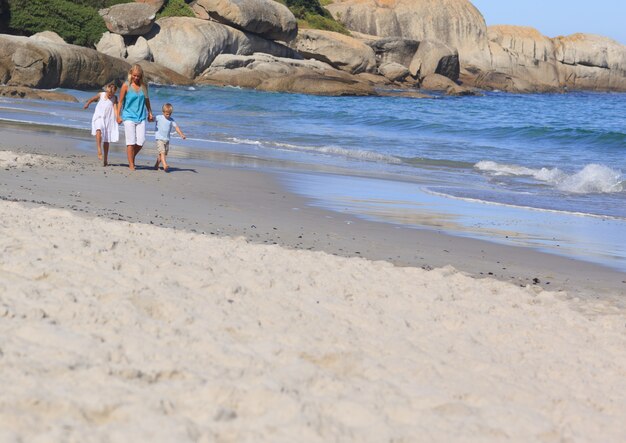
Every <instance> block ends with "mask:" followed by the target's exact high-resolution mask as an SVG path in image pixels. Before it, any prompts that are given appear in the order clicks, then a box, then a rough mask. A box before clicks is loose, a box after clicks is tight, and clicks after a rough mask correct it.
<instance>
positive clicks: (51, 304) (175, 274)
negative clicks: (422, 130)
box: [0, 123, 626, 442]
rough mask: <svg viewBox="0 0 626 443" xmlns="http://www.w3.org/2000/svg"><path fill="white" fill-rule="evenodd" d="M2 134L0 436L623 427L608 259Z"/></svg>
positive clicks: (600, 431)
mask: <svg viewBox="0 0 626 443" xmlns="http://www.w3.org/2000/svg"><path fill="white" fill-rule="evenodd" d="M2 133H3V137H2V140H1V141H0V184H1V189H2V191H1V195H0V198H1V199H2V202H0V214H1V215H0V226H1V229H2V236H1V237H0V245H1V248H2V251H3V253H2V255H1V259H0V260H1V261H0V273H1V275H2V278H1V279H0V294H2V295H1V296H0V328H1V331H2V332H1V333H0V364H1V365H2V373H3V377H2V380H1V381H0V383H1V386H0V441H7V442H13V441H15V442H17V441H103V442H104V441H107V442H108V441H111V442H117V441H119V442H122V441H164V442H165V441H200V442H202V441H220V442H227V441H238V442H239V441H255V442H256V441H272V442H276V441H285V442H286V441H311V442H314V441H320V442H322V441H323V442H326V441H342V442H344V441H355V442H363V441H371V442H380V441H393V442H414V441H468V442H469V441H477V442H478V441H480V442H484V441H505V440H506V441H520V442H522V441H524V442H525V441H545V442H553V441H622V440H624V438H625V437H626V425H624V423H623V420H622V419H621V417H623V416H624V415H625V413H626V398H625V397H626V389H624V387H625V386H624V380H625V376H626V330H625V328H624V325H625V324H626V311H625V310H624V301H623V295H624V286H625V284H624V280H625V278H624V274H623V273H622V272H619V271H616V270H613V269H610V268H606V267H602V266H599V265H595V264H591V263H586V262H582V261H577V260H573V259H570V258H566V257H562V256H557V255H550V254H545V253H541V252H538V251H536V250H533V249H530V248H515V247H511V246H506V245H501V244H497V243H492V242H487V241H482V240H478V239H472V238H460V237H454V236H450V235H447V234H445V233H442V232H435V231H428V230H419V229H408V228H402V227H398V226H394V225H391V224H385V223H377V222H374V221H367V220H363V219H360V218H357V217H354V216H352V215H349V214H341V213H337V212H331V211H327V210H325V209H322V208H319V207H315V206H312V205H310V204H308V202H307V200H306V199H305V198H303V197H301V196H298V195H295V194H293V193H290V192H289V191H288V190H286V189H285V188H284V187H282V186H281V184H280V181H279V180H277V179H276V178H275V176H274V175H273V174H272V173H271V172H267V171H265V170H263V169H262V168H256V169H254V168H246V167H242V166H241V165H240V164H235V165H231V166H228V165H226V164H225V163H226V162H215V163H214V164H212V165H207V164H205V163H198V162H194V161H191V160H185V159H184V158H173V159H172V160H171V161H170V163H171V167H172V172H170V173H168V174H166V173H164V172H161V171H159V172H157V171H153V170H150V169H149V168H148V167H147V166H148V165H150V164H152V163H153V159H152V156H151V155H150V152H151V151H149V149H148V148H145V151H142V154H140V156H139V158H138V165H140V167H139V168H138V170H137V171H135V172H134V173H132V172H130V171H128V169H127V167H126V163H125V160H124V159H123V156H122V155H121V154H120V153H119V152H118V153H117V154H115V153H114V154H113V155H112V157H111V159H110V162H111V164H112V166H111V167H108V168H102V167H101V166H99V165H98V163H97V160H96V159H95V154H91V155H88V154H86V153H85V152H84V151H81V150H80V149H77V144H80V143H84V142H85V140H87V141H89V140H90V139H89V138H88V137H87V136H86V135H85V134H83V133H78V132H76V133H74V132H71V131H69V132H68V131H65V132H63V131H58V130H56V129H48V130H46V129H45V128H43V129H42V128H38V129H37V130H36V131H34V130H33V129H32V128H29V127H27V126H25V125H14V126H12V125H7V124H4V123H3V126H2ZM144 154H145V155H144Z"/></svg>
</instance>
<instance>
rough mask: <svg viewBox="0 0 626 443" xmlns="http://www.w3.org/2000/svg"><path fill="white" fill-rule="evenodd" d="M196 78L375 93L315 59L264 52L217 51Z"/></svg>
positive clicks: (258, 86)
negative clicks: (249, 54)
mask: <svg viewBox="0 0 626 443" xmlns="http://www.w3.org/2000/svg"><path fill="white" fill-rule="evenodd" d="M196 81H197V82H198V83H200V84H212V85H233V86H241V87H246V88H255V89H259V90H263V91H286V92H298V93H303V94H317V95H319V94H322V95H374V94H375V91H374V88H373V86H372V84H371V83H370V82H368V81H366V80H361V79H359V78H357V77H356V76H352V75H349V74H347V73H345V72H343V71H339V70H337V69H334V68H332V67H331V66H329V65H327V64H325V63H322V62H319V61H317V60H294V59H290V58H279V57H273V56H271V55H267V54H254V55H252V56H241V55H226V54H222V55H219V56H217V57H216V58H215V60H214V61H213V63H212V65H211V67H210V68H209V69H207V70H206V71H205V72H204V73H203V74H202V76H200V77H199V78H197V79H196Z"/></svg>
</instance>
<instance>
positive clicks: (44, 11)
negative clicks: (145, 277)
mask: <svg viewBox="0 0 626 443" xmlns="http://www.w3.org/2000/svg"><path fill="white" fill-rule="evenodd" d="M90 3H94V4H95V3H106V2H96V1H92V2H90V1H88V0H83V1H69V0H9V1H8V6H9V9H8V11H5V13H4V14H3V19H4V21H5V27H6V28H7V29H8V30H9V32H11V33H12V34H17V35H32V34H36V33H38V32H42V31H54V32H56V33H57V34H59V35H60V36H61V37H62V38H63V40H65V41H66V42H68V43H72V44H75V45H80V46H94V45H95V43H96V42H97V41H98V40H100V37H102V33H104V32H105V31H106V30H107V29H106V26H105V24H104V20H102V17H100V15H98V10H97V9H96V8H94V7H93V6H92V5H91V4H90Z"/></svg>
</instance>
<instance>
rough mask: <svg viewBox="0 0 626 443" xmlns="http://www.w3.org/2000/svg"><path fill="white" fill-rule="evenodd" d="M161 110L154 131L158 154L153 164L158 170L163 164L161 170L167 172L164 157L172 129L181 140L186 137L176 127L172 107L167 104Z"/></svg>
mask: <svg viewBox="0 0 626 443" xmlns="http://www.w3.org/2000/svg"><path fill="white" fill-rule="evenodd" d="M162 110H163V115H157V118H156V129H155V131H154V138H155V139H156V145H157V152H158V153H157V161H156V163H155V164H154V169H156V170H158V169H159V163H163V170H164V171H167V170H168V169H169V167H168V166H167V162H166V161H165V157H167V154H168V152H169V150H170V133H171V132H172V128H174V129H175V130H176V132H178V135H180V136H181V138H182V139H183V140H185V139H186V138H187V137H185V134H183V132H182V131H181V130H180V128H179V127H178V124H177V123H176V122H175V121H174V119H173V118H172V112H173V111H174V107H173V106H172V105H171V104H169V103H165V104H164V105H163V108H162Z"/></svg>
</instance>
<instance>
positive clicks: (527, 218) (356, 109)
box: [0, 86, 626, 270]
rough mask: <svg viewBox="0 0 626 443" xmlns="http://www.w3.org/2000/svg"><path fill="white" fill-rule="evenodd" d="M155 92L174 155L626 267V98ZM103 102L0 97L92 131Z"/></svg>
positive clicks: (448, 227)
mask: <svg viewBox="0 0 626 443" xmlns="http://www.w3.org/2000/svg"><path fill="white" fill-rule="evenodd" d="M64 92H69V93H71V94H73V95H75V96H76V97H77V98H79V99H80V100H81V101H84V100H86V99H87V98H88V97H90V96H92V95H93V94H94V92H93V91H92V92H84V91H73V90H64ZM151 100H152V104H153V108H154V109H155V110H158V109H160V106H161V105H162V104H163V103H165V102H170V103H172V104H173V105H174V117H175V118H176V119H177V121H178V122H179V123H180V125H181V127H182V128H183V130H184V131H185V133H186V135H187V136H188V137H189V138H188V139H187V140H186V141H184V142H183V141H182V140H180V139H177V138H176V137H174V138H173V142H172V143H173V145H174V149H173V151H172V154H171V155H172V156H174V157H176V156H179V157H185V158H188V159H192V160H194V161H224V162H230V163H231V164H238V165H241V166H244V167H264V168H269V169H273V170H275V171H277V173H278V174H279V176H280V177H281V180H283V182H284V183H285V184H286V185H287V186H289V187H290V189H292V190H293V191H295V192H298V193H300V194H303V195H306V196H307V197H309V198H310V199H311V200H312V202H313V204H316V205H319V206H323V207H326V208H329V209H332V210H337V211H343V212H349V213H353V214H355V215H358V216H360V217H364V218H369V219H375V220H380V221H384V222H389V223H396V224H402V225H409V226H415V227H424V226H427V227H430V228H434V229H440V230H445V231H449V232H451V233H455V234H459V235H469V236H475V237H480V238H487V239H490V240H494V241H501V242H504V243H507V242H508V243H515V244H523V245H525V246H531V247H537V248H540V249H544V250H548V251H550V252H555V253H559V254H564V255H571V256H575V257H578V258H583V259H587V260H591V261H595V262H600V263H603V264H608V265H610V266H613V267H617V268H620V269H624V270H626V248H625V247H622V246H621V244H619V243H620V242H623V239H625V238H626V228H625V226H626V181H625V180H626V178H625V176H624V171H626V94H606V93H602V94H600V93H583V92H573V93H568V94H542V95H539V94H528V95H515V94H505V93H487V94H485V95H484V96H482V97H463V98H452V97H435V98H433V99H410V98H394V97H315V96H306V95H299V94H282V93H264V92H257V91H251V90H244V89H237V88H214V87H162V86H154V87H152V88H151ZM92 112H93V107H92V109H90V110H88V111H84V110H83V109H82V105H79V104H67V103H50V102H40V101H20V100H12V99H6V98H2V99H0V120H15V121H21V122H32V123H36V124H46V125H55V126H60V127H72V128H77V129H84V130H85V131H87V130H88V128H89V125H90V119H91V115H92ZM85 149H92V147H91V145H88V146H85ZM120 152H123V149H122V148H120ZM218 154H219V155H218ZM424 214H428V217H425V216H424ZM617 239H619V240H617ZM557 245H558V246H557ZM557 248H558V249H557Z"/></svg>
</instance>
